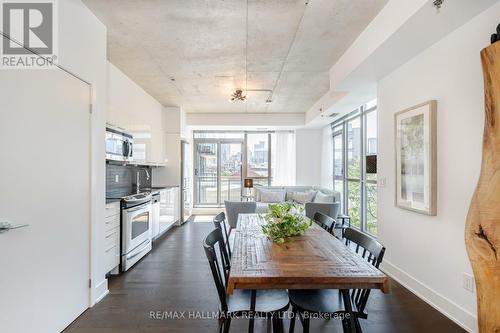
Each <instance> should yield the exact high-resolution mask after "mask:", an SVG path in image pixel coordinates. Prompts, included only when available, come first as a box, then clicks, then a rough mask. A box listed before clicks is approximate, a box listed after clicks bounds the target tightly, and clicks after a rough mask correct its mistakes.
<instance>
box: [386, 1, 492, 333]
mask: <svg viewBox="0 0 500 333" xmlns="http://www.w3.org/2000/svg"><path fill="white" fill-rule="evenodd" d="M499 13H500V4H496V5H495V6H493V7H492V8H490V9H489V10H487V11H486V12H484V13H482V14H480V15H479V16H477V17H475V18H474V19H473V20H471V21H470V22H468V23H467V24H465V25H464V26H462V27H461V28H459V29H457V30H456V31H454V32H453V33H451V34H450V35H448V36H447V37H445V38H444V39H443V40H441V41H439V42H438V43H436V44H435V45H433V46H431V47H430V48H428V49H427V50H425V51H424V52H422V53H421V54H419V55H418V56H416V57H415V58H413V59H412V60H410V61H409V62H407V63H406V64H404V65H402V66H401V67H399V68H398V69H397V70H395V71H394V72H392V73H391V74H389V75H388V76H386V77H385V78H383V79H382V80H381V81H380V82H379V86H378V111H379V124H378V135H379V142H378V152H379V157H378V163H379V165H378V169H379V175H378V176H379V180H381V179H385V180H386V186H385V187H383V188H379V191H378V216H379V238H380V240H381V241H382V242H383V243H384V245H385V246H386V247H387V252H386V256H385V259H384V265H383V267H384V269H385V270H386V271H387V272H388V273H389V274H391V275H392V276H394V277H395V278H396V279H398V280H400V281H401V282H402V283H403V284H405V285H406V286H407V287H409V288H410V289H412V290H413V291H414V292H415V293H417V294H418V295H420V296H421V297H423V298H425V299H426V300H427V301H428V302H429V303H431V304H432V305H434V306H435V307H437V308H439V309H441V311H443V312H444V313H446V314H447V315H448V316H449V317H451V318H453V319H454V320H456V321H457V322H459V323H460V324H461V325H462V326H463V327H465V328H467V329H468V330H469V331H475V330H476V317H475V313H476V300H475V295H474V294H473V293H471V292H469V291H466V290H465V289H463V288H462V275H463V273H464V272H467V273H471V267H470V264H469V260H468V258H467V254H466V250H465V245H464V226H465V219H466V214H467V211H468V207H469V203H470V199H471V196H472V193H473V191H474V188H475V185H476V181H477V179H478V175H479V167H480V162H481V142H482V129H483V119H484V116H483V113H484V106H483V105H484V101H483V99H484V97H483V82H482V71H481V64H480V58H479V52H480V50H481V49H482V48H483V47H485V46H487V45H488V44H489V36H490V34H491V33H492V32H493V31H494V29H495V27H496V25H497V24H498V18H499ZM431 99H436V100H437V101H438V111H437V114H438V127H437V136H438V137H437V143H438V161H437V163H438V212H437V216H435V217H430V216H425V215H420V214H416V213H412V212H409V211H406V210H402V209H399V208H396V207H395V206H394V191H395V176H394V173H395V170H394V130H393V126H394V119H393V117H394V113H395V112H397V111H400V110H403V109H405V108H408V107H411V106H413V105H416V104H419V103H422V102H424V101H427V100H431Z"/></svg>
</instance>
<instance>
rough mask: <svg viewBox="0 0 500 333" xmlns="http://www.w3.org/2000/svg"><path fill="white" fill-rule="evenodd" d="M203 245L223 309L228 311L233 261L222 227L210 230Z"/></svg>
mask: <svg viewBox="0 0 500 333" xmlns="http://www.w3.org/2000/svg"><path fill="white" fill-rule="evenodd" d="M203 247H204V249H205V254H206V256H207V259H208V264H209V265H210V270H211V271H212V276H213V278H214V282H215V287H216V288H217V294H218V296H219V301H220V304H221V309H222V310H223V311H227V292H226V289H227V280H228V278H229V271H230V269H231V263H230V260H229V255H228V254H227V251H226V245H225V244H224V236H223V235H222V229H215V230H213V231H212V232H210V233H209V234H208V235H207V237H205V239H204V240H203ZM217 247H218V249H219V254H217V251H216V248H217Z"/></svg>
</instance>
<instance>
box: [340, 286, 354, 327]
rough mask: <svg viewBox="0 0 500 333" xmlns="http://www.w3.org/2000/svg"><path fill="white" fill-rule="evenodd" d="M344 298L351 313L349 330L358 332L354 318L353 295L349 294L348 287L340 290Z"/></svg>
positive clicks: (345, 304)
mask: <svg viewBox="0 0 500 333" xmlns="http://www.w3.org/2000/svg"><path fill="white" fill-rule="evenodd" d="M340 292H341V293H342V296H343V298H344V307H345V311H346V312H347V313H348V314H349V332H351V333H356V331H357V330H356V319H355V318H354V312H353V311H352V304H351V297H350V295H349V290H348V289H342V290H341V291H340Z"/></svg>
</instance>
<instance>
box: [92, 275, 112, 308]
mask: <svg viewBox="0 0 500 333" xmlns="http://www.w3.org/2000/svg"><path fill="white" fill-rule="evenodd" d="M92 294H93V295H94V297H93V302H92V304H91V305H90V306H91V307H92V306H94V305H95V304H97V303H99V302H100V301H101V300H102V299H103V298H104V297H106V295H107V294H109V290H108V279H104V280H102V281H101V282H99V283H98V284H97V285H96V286H95V287H94V290H93V293H92Z"/></svg>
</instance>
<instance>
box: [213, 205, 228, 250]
mask: <svg viewBox="0 0 500 333" xmlns="http://www.w3.org/2000/svg"><path fill="white" fill-rule="evenodd" d="M213 222H214V227H215V228H216V229H222V232H223V234H224V237H225V239H224V242H225V244H226V246H227V253H228V254H229V258H231V257H232V253H231V246H230V244H229V232H228V231H227V227H226V214H225V213H224V212H221V213H219V214H217V215H216V216H215V217H214V220H213Z"/></svg>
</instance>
